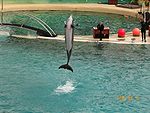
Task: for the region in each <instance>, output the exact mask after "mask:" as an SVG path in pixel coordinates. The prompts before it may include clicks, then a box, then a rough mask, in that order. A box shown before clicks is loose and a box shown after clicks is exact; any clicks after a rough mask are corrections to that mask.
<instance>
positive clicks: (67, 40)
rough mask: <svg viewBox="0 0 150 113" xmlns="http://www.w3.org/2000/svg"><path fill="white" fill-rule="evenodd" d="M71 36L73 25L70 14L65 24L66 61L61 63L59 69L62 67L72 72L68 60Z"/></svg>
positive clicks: (72, 34)
mask: <svg viewBox="0 0 150 113" xmlns="http://www.w3.org/2000/svg"><path fill="white" fill-rule="evenodd" d="M73 38H74V25H73V18H72V15H70V16H69V18H68V19H67V22H66V24H65V43H66V51H67V63H66V64H64V65H61V66H60V67H59V69H60V68H64V69H67V70H70V71H72V72H73V69H72V67H71V66H70V65H69V60H70V57H71V52H72V48H73Z"/></svg>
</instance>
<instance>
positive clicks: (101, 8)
mask: <svg viewBox="0 0 150 113" xmlns="http://www.w3.org/2000/svg"><path fill="white" fill-rule="evenodd" d="M27 10H28V11H29V10H30V11H35V10H38V11H44V10H50V11H55V10H57V11H58V10H61V11H62V10H64V11H89V12H104V13H113V14H121V15H125V16H133V17H136V16H137V14H138V11H140V9H139V8H137V9H128V8H121V7H116V6H115V5H108V4H97V3H84V4H4V7H3V12H7V11H27ZM14 37H17V36H14ZM18 37H19V36H18ZM63 37H64V36H58V37H56V38H54V39H58V40H64V38H63ZM20 38H23V37H21V36H20ZM24 38H26V37H24ZM28 38H30V39H33V37H28ZM36 38H37V37H36ZM39 38H40V39H53V38H46V37H45V38H43V37H39ZM132 39H135V40H134V41H133V40H132ZM75 41H82V42H96V41H99V39H94V38H93V36H92V34H91V35H90V36H75ZM102 42H106V43H118V44H150V36H148V33H147V42H142V41H141V36H139V37H133V36H132V33H126V36H125V40H121V39H118V36H117V34H110V38H109V39H103V41H102Z"/></svg>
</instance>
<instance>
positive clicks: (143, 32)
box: [140, 19, 147, 42]
mask: <svg viewBox="0 0 150 113" xmlns="http://www.w3.org/2000/svg"><path fill="white" fill-rule="evenodd" d="M140 23H141V33H142V42H143V41H145V42H146V27H147V24H146V22H144V19H143V20H142V21H141V22H140Z"/></svg>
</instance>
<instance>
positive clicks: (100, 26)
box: [97, 22, 104, 41]
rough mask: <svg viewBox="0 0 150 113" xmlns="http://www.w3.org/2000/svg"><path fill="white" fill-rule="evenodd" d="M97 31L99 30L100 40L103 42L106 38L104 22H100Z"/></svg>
mask: <svg viewBox="0 0 150 113" xmlns="http://www.w3.org/2000/svg"><path fill="white" fill-rule="evenodd" d="M97 29H98V30H99V38H100V41H102V38H103V37H104V35H103V33H102V31H103V30H104V24H103V23H102V22H100V23H99V24H98V25H97Z"/></svg>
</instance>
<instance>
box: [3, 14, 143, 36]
mask: <svg viewBox="0 0 150 113" xmlns="http://www.w3.org/2000/svg"><path fill="white" fill-rule="evenodd" d="M23 13H28V14H32V15H34V16H36V17H38V18H40V19H42V20H43V21H44V22H46V23H47V24H48V25H49V26H50V27H51V28H52V29H53V30H54V31H55V32H56V33H57V34H58V35H59V34H64V21H66V19H67V18H68V17H69V15H71V14H72V15H73V18H74V22H75V35H92V28H93V27H94V26H97V24H98V23H99V22H100V21H101V22H103V23H104V26H106V27H109V28H110V33H111V34H114V33H117V31H118V29H119V28H124V29H125V30H126V32H131V31H132V30H133V29H134V28H135V27H138V28H140V23H139V22H138V20H137V18H134V17H130V16H125V15H117V14H107V13H92V12H86V13H85V12H74V11H25V12H13V13H12V12H7V13H5V14H4V22H8V23H19V24H23V23H26V25H29V26H34V27H38V28H41V27H42V26H40V25H39V24H37V22H35V21H33V20H32V19H29V18H28V17H26V16H23ZM12 30H14V31H15V33H22V32H23V31H22V30H18V29H17V30H16V29H13V28H12ZM25 33H27V32H25Z"/></svg>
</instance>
